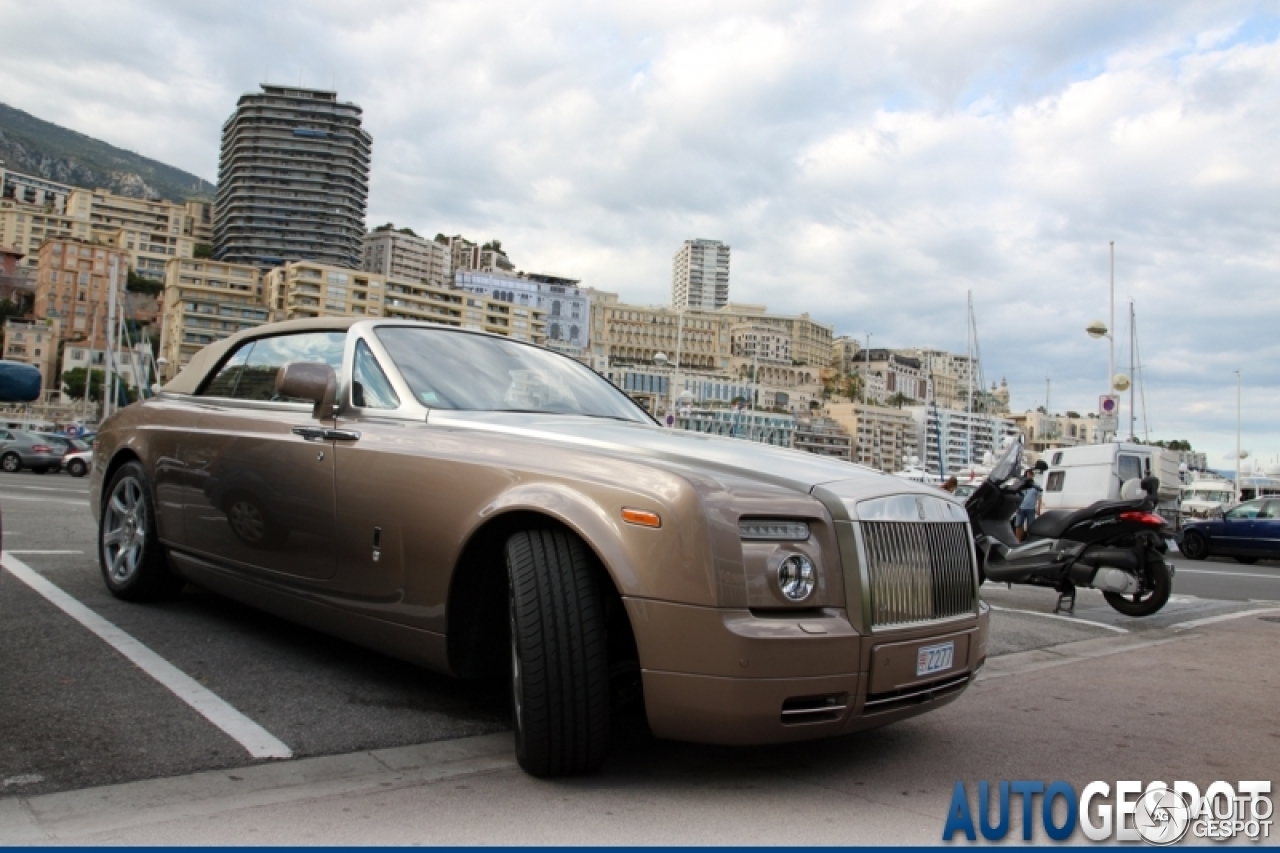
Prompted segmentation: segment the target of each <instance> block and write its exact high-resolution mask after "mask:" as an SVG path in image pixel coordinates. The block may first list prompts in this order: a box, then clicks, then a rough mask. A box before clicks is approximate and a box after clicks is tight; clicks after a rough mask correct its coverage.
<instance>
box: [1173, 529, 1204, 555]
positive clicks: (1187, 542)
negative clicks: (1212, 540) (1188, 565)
mask: <svg viewBox="0 0 1280 853" xmlns="http://www.w3.org/2000/svg"><path fill="white" fill-rule="evenodd" d="M1180 547H1181V550H1182V555H1183V556H1184V557H1186V558H1187V559H1188V560H1203V559H1204V558H1205V557H1207V556H1209V543H1208V542H1207V541H1206V540H1205V538H1204V534H1202V533H1197V532H1196V531H1194V530H1188V531H1187V532H1186V533H1184V534H1183V535H1182V545H1181V546H1180Z"/></svg>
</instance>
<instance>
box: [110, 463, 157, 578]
mask: <svg viewBox="0 0 1280 853" xmlns="http://www.w3.org/2000/svg"><path fill="white" fill-rule="evenodd" d="M146 547H147V505H146V502H145V500H144V496H143V494H142V483H140V482H138V481H137V480H135V479H134V478H133V477H125V478H124V479H122V480H121V481H120V482H119V483H116V487H115V489H114V490H113V491H112V492H111V498H110V499H109V500H108V501H107V511H106V513H105V514H104V516H103V519H102V551H103V554H104V556H105V557H106V563H107V574H108V575H109V576H110V578H111V581H112V582H113V583H116V584H124V583H127V582H128V581H129V580H130V579H131V578H132V577H133V575H134V574H135V573H136V572H137V571H138V566H140V565H141V564H142V557H143V554H144V553H145V551H146Z"/></svg>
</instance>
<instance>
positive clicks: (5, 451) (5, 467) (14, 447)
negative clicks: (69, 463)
mask: <svg viewBox="0 0 1280 853" xmlns="http://www.w3.org/2000/svg"><path fill="white" fill-rule="evenodd" d="M62 455H63V449H62V448H61V447H59V446H58V445H57V444H55V443H54V442H51V441H49V440H48V439H46V438H42V437H41V436H39V435H37V434H36V433H34V432H24V431H22V430H18V429H3V430H0V470H2V471H6V472H8V473H10V474H12V473H14V472H16V471H21V470H22V469H23V468H30V469H31V470H32V471H35V472H36V473H37V474H44V473H46V472H48V471H57V470H59V469H60V468H61V467H62Z"/></svg>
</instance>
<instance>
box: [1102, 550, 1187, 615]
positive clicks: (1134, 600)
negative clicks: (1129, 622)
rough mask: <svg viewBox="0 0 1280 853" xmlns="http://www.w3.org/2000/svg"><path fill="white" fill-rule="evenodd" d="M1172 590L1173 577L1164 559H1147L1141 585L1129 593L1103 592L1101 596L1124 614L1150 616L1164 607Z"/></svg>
mask: <svg viewBox="0 0 1280 853" xmlns="http://www.w3.org/2000/svg"><path fill="white" fill-rule="evenodd" d="M1172 592H1173V578H1171V577H1170V576H1169V567H1168V566H1166V565H1165V562H1164V560H1148V561H1147V570H1146V572H1144V573H1143V578H1142V587H1141V588H1140V589H1139V590H1138V591H1137V592H1135V593H1133V594H1131V595H1122V594H1120V593H1118V592H1104V593H1102V597H1103V598H1105V599H1106V600H1107V604H1110V605H1111V606H1112V607H1113V608H1115V609H1116V610H1118V611H1119V612H1121V613H1123V614H1124V615H1125V616H1150V615H1151V614H1152V613H1156V612H1157V611H1159V610H1160V608H1162V607H1164V606H1165V604H1166V603H1167V602H1168V601H1169V595H1170V594H1171V593H1172Z"/></svg>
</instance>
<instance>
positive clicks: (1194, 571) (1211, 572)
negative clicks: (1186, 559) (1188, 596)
mask: <svg viewBox="0 0 1280 853" xmlns="http://www.w3.org/2000/svg"><path fill="white" fill-rule="evenodd" d="M1183 572H1186V573H1187V574H1189V575H1226V576H1227V577H1233V578H1266V579H1267V580H1273V581H1280V575H1260V574H1257V573H1255V572H1215V571H1214V570H1213V569H1184V568H1183V567H1182V566H1178V574H1182V573H1183Z"/></svg>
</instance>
